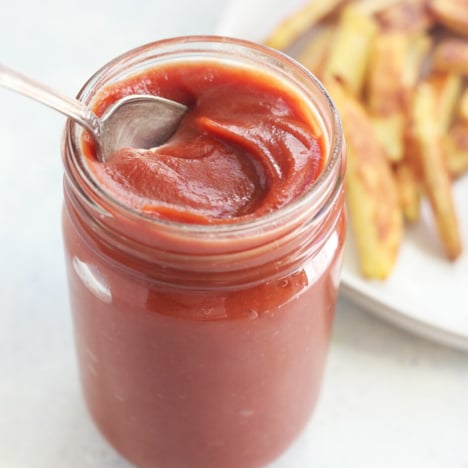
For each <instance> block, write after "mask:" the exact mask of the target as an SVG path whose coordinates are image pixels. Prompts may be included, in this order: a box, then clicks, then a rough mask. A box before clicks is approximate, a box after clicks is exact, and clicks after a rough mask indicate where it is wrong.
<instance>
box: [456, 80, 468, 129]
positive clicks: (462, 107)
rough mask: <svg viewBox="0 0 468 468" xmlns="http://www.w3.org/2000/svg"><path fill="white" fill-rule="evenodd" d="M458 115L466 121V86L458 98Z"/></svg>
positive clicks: (467, 108)
mask: <svg viewBox="0 0 468 468" xmlns="http://www.w3.org/2000/svg"><path fill="white" fill-rule="evenodd" d="M458 115H459V117H460V119H461V120H463V121H464V122H468V88H467V89H465V90H464V91H463V94H462V97H461V99H460V108H459V111H458Z"/></svg>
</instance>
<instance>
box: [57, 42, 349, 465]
mask: <svg viewBox="0 0 468 468" xmlns="http://www.w3.org/2000/svg"><path fill="white" fill-rule="evenodd" d="M187 60H190V61H192V62H193V61H195V62H197V61H201V62H204V61H210V63H216V62H218V63H224V64H227V66H232V67H240V68H243V67H246V68H249V69H252V68H253V69H257V70H259V72H261V73H266V74H269V75H270V76H271V77H272V79H273V78H274V79H275V80H277V81H278V82H282V83H284V84H285V86H289V87H290V88H291V89H293V90H294V92H296V93H297V94H298V95H299V96H300V99H301V100H302V103H303V106H305V107H306V108H307V109H308V110H309V111H310V112H311V114H313V115H314V118H315V119H316V121H317V122H318V125H319V126H320V128H321V131H323V135H324V142H325V144H324V158H325V162H324V166H323V169H322V171H321V173H320V175H319V177H318V178H317V179H316V180H315V181H314V182H313V183H312V184H311V185H310V187H308V188H307V189H306V190H305V191H304V193H303V194H301V195H300V196H298V197H297V198H296V199H294V200H292V201H291V202H290V203H288V204H286V205H285V206H282V207H280V208H279V209H277V210H275V211H273V212H271V213H267V214H265V215H262V216H259V217H255V218H253V219H249V220H248V221H243V222H239V223H237V222H230V223H218V224H212V225H211V224H206V225H203V224H197V223H191V222H182V221H172V220H170V219H169V220H168V219H159V218H157V217H152V216H148V215H147V214H145V213H142V212H138V210H135V209H133V208H131V207H129V206H126V205H125V204H123V203H121V201H119V200H116V199H115V198H114V197H113V196H112V194H111V193H109V192H108V191H107V190H106V189H105V188H103V187H102V186H100V184H99V182H98V181H97V180H96V177H95V176H94V175H93V174H92V172H91V171H90V169H89V167H88V165H87V163H86V158H85V157H84V145H83V132H84V131H83V129H82V128H80V127H79V126H78V125H77V124H75V123H74V122H72V121H68V122H67V124H66V129H65V133H64V139H63V161H64V167H65V177H64V208H63V236H64V244H65V254H66V267H67V275H68V284H69V293H70V302H71V310H72V315H73V321H74V332H75V341H76V351H77V356H78V362H79V369H80V375H81V382H82V387H83V393H84V397H85V400H86V403H87V406H88V408H89V412H90V414H91V416H92V419H93V420H94V422H95V424H96V425H97V427H98V428H99V430H100V431H101V432H102V434H103V435H104V436H105V438H106V439H107V440H108V441H109V443H110V444H111V445H112V446H113V447H114V448H115V449H116V450H117V451H118V452H120V453H121V454H122V455H123V456H124V457H126V458H127V459H128V460H130V461H131V462H133V463H134V464H136V465H137V466H140V467H144V468H155V467H161V468H162V467H164V468H188V467H190V468H220V467H223V468H240V467H242V468H249V467H259V466H263V465H264V464H266V463H268V462H269V461H271V460H273V459H274V458H275V457H277V456H278V455H279V454H280V453H281V452H282V451H284V450H285V449H286V448H287V447H288V445H289V444H290V443H291V442H292V441H293V440H294V439H295V438H296V436H297V435H298V434H299V433H300V432H301V430H302V429H303V428H304V426H305V425H306V423H307V421H308V420H309V418H310V416H311V414H312V411H313V409H314V406H315V404H316V401H317V397H318V395H319V390H320V385H321V379H322V374H323V370H324V365H325V362H326V356H327V349H328V345H329V338H330V332H331V328H332V321H333V315H334V309H335V303H336V297H337V288H338V283H339V276H340V266H341V258H342V252H343V244H344V237H345V223H346V220H345V212H344V195H343V191H344V187H343V183H344V171H345V157H344V143H343V137H342V133H341V127H340V122H339V118H338V116H337V112H336V110H335V108H334V106H333V103H332V102H331V100H330V98H329V96H328V95H327V93H326V91H325V90H324V88H323V87H322V86H321V84H320V83H319V82H318V81H317V80H316V79H315V77H314V76H312V75H311V74H310V73H309V72H308V71H306V70H305V69H304V68H302V67H301V66H300V65H299V64H297V63H296V62H295V61H293V60H292V59H290V58H288V57H287V56H285V55H283V54H280V53H278V52H276V51H274V50H271V49H268V48H266V47H263V46H261V45H257V44H252V43H248V42H245V41H241V40H234V39H227V38H219V37H184V38H175V39H170V40H164V41H160V42H156V43H152V44H149V45H145V46H143V47H140V48H137V49H135V50H132V51H130V52H127V53H125V54H124V55H122V56H120V57H118V58H117V59H115V60H113V61H112V62H110V63H109V64H107V65H105V66H104V67H103V68H101V69H100V70H99V71H98V72H97V73H96V74H94V76H92V78H91V79H90V80H89V81H88V82H87V83H86V84H85V85H84V87H83V88H82V90H81V91H80V93H79V95H78V98H79V99H80V100H81V101H82V102H84V103H85V104H87V105H92V104H93V100H94V99H95V98H96V96H97V94H98V93H99V92H100V90H102V89H103V88H104V87H106V86H109V85H111V84H113V83H119V82H120V81H121V80H124V79H125V78H126V77H129V76H135V74H137V75H138V73H141V72H144V71H145V70H150V69H153V68H155V67H161V66H165V65H166V64H168V63H171V64H177V63H181V64H182V63H184V61H187Z"/></svg>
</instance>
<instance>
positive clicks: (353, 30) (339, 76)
mask: <svg viewBox="0 0 468 468" xmlns="http://www.w3.org/2000/svg"><path fill="white" fill-rule="evenodd" d="M376 32H377V25H376V23H375V21H374V20H373V19H372V18H371V17H369V16H366V15H364V14H362V13H360V12H359V10H357V9H356V8H355V7H354V6H347V7H345V8H344V9H343V12H342V13H341V16H340V19H339V22H338V26H337V30H336V32H335V35H334V39H333V44H332V47H331V49H330V54H329V56H328V60H327V61H326V63H325V66H324V69H323V74H322V78H323V79H324V80H325V81H331V80H338V81H339V82H340V83H342V84H343V86H344V87H345V88H346V89H347V90H348V91H350V92H352V93H353V94H354V95H355V96H359V95H360V94H361V90H362V87H363V84H364V76H365V73H366V70H367V65H368V61H369V53H370V48H371V45H372V41H373V39H374V36H375V34H376Z"/></svg>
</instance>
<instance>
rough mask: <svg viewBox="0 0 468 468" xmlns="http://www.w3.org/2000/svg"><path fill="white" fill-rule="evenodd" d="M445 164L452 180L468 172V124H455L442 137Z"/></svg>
mask: <svg viewBox="0 0 468 468" xmlns="http://www.w3.org/2000/svg"><path fill="white" fill-rule="evenodd" d="M443 145H444V146H443V147H444V155H445V163H446V166H447V169H448V171H449V173H450V175H451V176H452V178H457V177H460V176H461V175H462V174H464V173H465V172H467V171H468V123H467V122H464V123H458V124H456V125H455V126H454V127H453V128H452V129H451V130H450V132H449V133H448V134H447V135H444V137H443Z"/></svg>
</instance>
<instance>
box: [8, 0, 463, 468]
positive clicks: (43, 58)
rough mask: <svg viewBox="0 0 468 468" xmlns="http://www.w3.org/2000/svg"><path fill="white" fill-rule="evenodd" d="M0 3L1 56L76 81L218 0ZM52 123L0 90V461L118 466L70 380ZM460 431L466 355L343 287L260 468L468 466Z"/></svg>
mask: <svg viewBox="0 0 468 468" xmlns="http://www.w3.org/2000/svg"><path fill="white" fill-rule="evenodd" d="M0 6H1V8H0V18H1V21H0V61H3V62H6V63H9V64H10V65H13V66H16V67H17V68H19V69H21V70H23V71H24V72H26V73H29V74H31V75H32V76H35V77H37V78H39V79H41V80H43V81H45V82H48V83H50V84H51V85H53V86H55V87H57V88H59V89H61V90H63V91H65V92H67V93H69V94H75V93H76V91H77V90H78V89H79V87H80V86H81V84H82V83H83V82H84V81H85V80H86V79H87V77H88V76H89V75H91V74H92V72H94V71H95V70H96V69H97V68H98V67H99V66H101V65H102V64H103V63H105V62H106V61H108V60H109V59H110V58H112V57H113V56H115V55H117V54H119V53H121V52H123V51H125V50H127V49H129V48H132V47H134V46H137V45H140V44H142V43H145V42H149V41H152V40H155V39H158V38H163V37H167V36H174V35H180V34H198V33H211V32H213V31H215V29H216V24H217V21H218V18H219V16H220V14H221V12H222V11H223V9H224V8H225V6H226V2H225V1H224V0H198V1H196V2H195V1H191V0H177V1H175V0H172V1H164V2H163V1H161V0H153V1H150V2H148V1H143V0H120V1H119V0H116V1H111V0H103V1H91V0H81V1H80V2H78V1H68V2H67V1H58V0H44V1H41V2H36V1H32V0H30V1H16V2H15V1H6V0H1V4H0ZM63 124H64V118H62V117H61V116H60V115H59V114H56V113H54V112H53V111H50V110H48V109H46V108H44V107H41V106H40V105H38V104H36V103H34V102H32V101H29V100H27V99H25V98H23V97H20V96H17V95H14V94H13V93H11V92H9V91H6V90H3V89H0V468H95V467H98V468H129V465H128V464H127V463H125V462H124V461H123V460H121V459H120V458H119V456H118V455H116V454H115V453H114V452H113V451H112V450H111V449H110V448H109V447H108V446H107V445H106V444H105V443H104V442H103V441H102V439H101V438H100V436H99V434H98V433H97V432H96V430H95V429H94V427H93V426H92V424H91V422H90V420H89V419H88V416H87V414H86V411H85V408H84V405H83V402H82V399H81V395H80V389H79V385H78V381H77V373H76V365H75V360H74V350H73V339H72V331H71V324H70V317H69V311H68V302H67V295H66V286H65V278H64V268H63V260H62V242H61V231H60V209H61V198H62V194H61V189H62V188H61V174H62V167H61V161H60V139H61V132H62V127H63ZM422 293H423V294H424V293H426V294H427V293H430V292H427V291H426V292H422ZM440 313H441V314H443V313H444V311H443V310H441V311H440ZM467 313H468V311H467ZM467 441H468V355H465V354H462V353H460V352H457V351H453V350H450V349H447V348H443V347H441V346H438V345H436V344H433V343H430V342H427V341H424V340H423V339H420V338H415V337H413V336H411V335H408V334H406V333H405V332H402V331H400V330H398V329H395V328H393V327H392V326H389V325H387V324H385V323H383V322H380V321H379V320H377V319H376V318H374V317H372V316H370V315H368V314H366V313H365V312H363V311H361V310H359V309H358V308H356V307H354V306H353V305H351V304H349V303H347V302H346V301H344V300H343V299H341V300H340V302H339V306H338V310H337V317H336V322H335V328H334V334H333V340H332V344H331V351H330V359H329V362H328V366H327V372H326V376H325V382H324V388H323V392H322V398H321V400H320V403H319V406H318V408H317V411H316V413H315V415H314V418H313V420H312V422H311V424H310V425H309V427H308V429H307V430H306V431H305V433H304V434H303V436H302V437H301V438H300V439H299V440H298V441H297V443H296V444H295V445H294V446H293V447H292V448H291V449H290V450H289V451H288V452H287V453H285V454H284V456H283V457H282V458H281V459H279V460H278V461H277V462H276V463H274V464H273V465H272V467H271V468H306V467H307V468H308V467H324V468H347V467H356V468H367V467H369V468H371V467H372V468H374V467H380V468H386V467H389V468H390V467H392V468H393V467H396V466H398V467H399V468H407V467H408V468H409V467H411V468H415V467H425V468H432V467H434V468H436V467H437V468H439V467H452V468H467V467H468V448H467V446H468V443H467ZM181 468H185V467H181ZM220 468H222V467H220ZM239 468H242V467H239Z"/></svg>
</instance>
